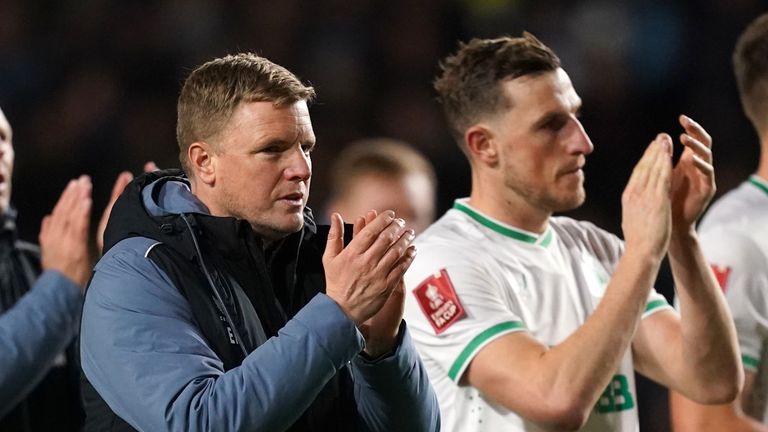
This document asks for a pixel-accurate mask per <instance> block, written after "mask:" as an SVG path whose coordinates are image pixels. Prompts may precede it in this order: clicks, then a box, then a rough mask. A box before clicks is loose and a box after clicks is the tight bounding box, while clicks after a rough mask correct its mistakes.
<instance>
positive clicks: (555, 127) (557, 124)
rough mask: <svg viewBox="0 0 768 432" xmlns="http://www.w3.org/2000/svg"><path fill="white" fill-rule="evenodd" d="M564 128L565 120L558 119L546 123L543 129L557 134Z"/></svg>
mask: <svg viewBox="0 0 768 432" xmlns="http://www.w3.org/2000/svg"><path fill="white" fill-rule="evenodd" d="M563 126H565V120H563V119H561V118H557V119H552V120H550V121H548V122H546V123H544V125H543V128H544V129H547V130H550V131H553V132H557V131H559V130H560V129H562V128H563Z"/></svg>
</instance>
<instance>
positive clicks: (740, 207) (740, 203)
mask: <svg viewBox="0 0 768 432" xmlns="http://www.w3.org/2000/svg"><path fill="white" fill-rule="evenodd" d="M755 219H763V220H766V219H768V199H766V193H765V192H764V191H762V190H761V189H759V188H758V187H756V186H755V183H753V181H752V180H747V181H745V182H743V183H742V184H741V185H739V186H738V187H736V188H734V189H731V190H729V191H728V192H726V193H725V194H724V195H723V196H721V197H720V198H718V199H717V200H716V201H715V202H714V203H712V205H711V206H710V207H709V210H708V211H707V213H706V214H705V215H704V217H703V218H702V221H701V223H700V224H699V232H705V231H709V230H711V229H720V228H722V227H723V226H733V227H737V226H747V225H750V224H751V223H752V222H753V221H754V220H755Z"/></svg>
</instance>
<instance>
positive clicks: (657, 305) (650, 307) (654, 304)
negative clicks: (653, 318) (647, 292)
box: [643, 299, 669, 314]
mask: <svg viewBox="0 0 768 432" xmlns="http://www.w3.org/2000/svg"><path fill="white" fill-rule="evenodd" d="M664 306H669V303H667V301H666V300H665V299H657V300H654V301H652V302H650V303H648V304H647V305H645V310H644V311H643V313H644V314H647V313H648V312H651V311H654V310H656V309H658V308H660V307H664Z"/></svg>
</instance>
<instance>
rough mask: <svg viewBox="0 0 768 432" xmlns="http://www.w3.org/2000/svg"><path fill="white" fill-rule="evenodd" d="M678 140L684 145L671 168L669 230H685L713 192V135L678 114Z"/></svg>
mask: <svg viewBox="0 0 768 432" xmlns="http://www.w3.org/2000/svg"><path fill="white" fill-rule="evenodd" d="M679 121H680V125H682V126H683V128H684V129H685V132H684V133H682V134H680V143H682V144H683V145H684V146H685V150H683V154H682V156H681V157H680V160H679V161H678V162H677V165H676V166H675V169H674V170H673V171H672V229H673V230H674V231H675V232H680V233H686V232H688V231H690V230H692V229H693V227H694V224H695V223H696V221H697V220H698V219H699V217H700V216H701V214H702V213H704V210H705V209H706V208H707V205H708V204H709V202H710V200H712V197H713V196H714V195H715V189H716V188H715V170H714V168H713V166H712V150H711V149H712V138H711V137H710V136H709V134H708V133H707V131H705V130H704V128H702V127H701V126H700V125H699V124H698V123H696V122H695V121H693V120H691V119H690V118H689V117H687V116H684V115H681V116H680V118H679Z"/></svg>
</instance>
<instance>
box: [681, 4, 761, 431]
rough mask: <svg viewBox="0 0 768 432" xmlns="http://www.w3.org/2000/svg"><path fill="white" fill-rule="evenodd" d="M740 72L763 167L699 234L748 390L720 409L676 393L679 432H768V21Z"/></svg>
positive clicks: (749, 37) (746, 51)
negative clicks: (720, 293)
mask: <svg viewBox="0 0 768 432" xmlns="http://www.w3.org/2000/svg"><path fill="white" fill-rule="evenodd" d="M733 69H734V72H735V75H736V83H737V85H738V89H739V96H740V98H741V103H742V107H743V108H744V112H745V113H746V115H747V117H748V118H749V120H750V121H751V122H752V125H753V126H754V128H755V131H756V132H757V136H758V138H759V141H760V157H759V159H758V161H759V162H758V167H757V171H756V172H755V173H754V174H753V175H751V176H750V177H749V178H748V179H746V180H745V181H744V182H743V183H742V184H741V185H740V186H738V187H737V188H736V189H733V190H731V191H730V192H728V193H727V194H725V195H724V196H723V197H722V198H720V199H719V200H718V201H716V202H715V203H714V204H713V205H712V208H711V209H710V210H709V212H708V213H707V215H706V216H705V217H704V219H703V221H702V223H701V227H700V228H699V232H700V233H701V242H702V245H703V249H704V254H705V255H706V257H707V260H708V261H709V263H710V264H711V266H712V270H713V271H714V272H715V274H716V275H717V279H718V282H719V283H720V288H721V289H722V290H723V292H724V293H725V298H726V300H727V302H728V305H729V306H730V308H731V314H732V315H733V319H734V321H735V323H736V332H737V333H738V338H739V346H740V348H741V360H742V365H743V367H744V388H743V389H742V391H741V395H740V397H739V398H737V399H736V400H735V401H734V402H733V403H731V404H727V405H716V406H705V405H699V404H696V403H694V402H692V401H690V400H688V399H686V398H684V397H683V396H681V395H679V394H672V395H671V396H670V399H671V403H670V409H671V414H672V425H673V428H674V430H675V431H678V432H680V431H682V432H688V431H691V432H693V431H696V432H699V431H713V432H714V431H768V418H766V410H767V409H768V354H767V353H768V350H767V349H768V14H763V15H761V16H759V17H758V18H756V19H755V20H754V21H752V23H751V24H749V26H748V27H747V28H746V29H745V30H744V32H743V33H742V34H741V36H740V37H739V40H738V42H737V43H736V47H735V49H734V52H733ZM682 306H684V305H682Z"/></svg>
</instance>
